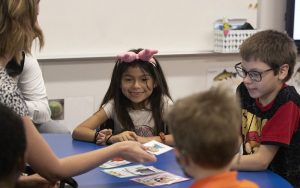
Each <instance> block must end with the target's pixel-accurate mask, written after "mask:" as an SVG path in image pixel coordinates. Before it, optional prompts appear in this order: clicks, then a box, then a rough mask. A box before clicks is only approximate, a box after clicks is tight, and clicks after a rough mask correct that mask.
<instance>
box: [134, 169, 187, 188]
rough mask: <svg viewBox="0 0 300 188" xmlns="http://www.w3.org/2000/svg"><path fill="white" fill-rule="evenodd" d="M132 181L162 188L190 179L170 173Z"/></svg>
mask: <svg viewBox="0 0 300 188" xmlns="http://www.w3.org/2000/svg"><path fill="white" fill-rule="evenodd" d="M131 180H132V181H135V182H138V183H141V184H145V185H148V186H151V187H154V186H160V185H169V184H173V183H177V182H181V181H186V180H188V178H184V177H181V176H177V175H175V174H171V173H169V172H164V173H159V174H155V175H151V176H143V177H139V178H133V179H131Z"/></svg>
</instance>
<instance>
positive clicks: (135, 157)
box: [113, 131, 156, 163]
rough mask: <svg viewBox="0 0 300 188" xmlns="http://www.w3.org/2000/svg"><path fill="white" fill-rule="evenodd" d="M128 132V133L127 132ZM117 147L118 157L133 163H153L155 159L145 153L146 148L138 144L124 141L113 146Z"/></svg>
mask: <svg viewBox="0 0 300 188" xmlns="http://www.w3.org/2000/svg"><path fill="white" fill-rule="evenodd" d="M128 132H130V131H128ZM113 146H114V147H117V150H118V151H120V152H119V157H122V158H123V159H125V160H127V161H131V162H135V163H144V162H155V161H156V157H155V156H154V155H153V154H151V153H149V152H147V150H146V149H147V148H146V147H145V146H143V145H142V144H140V143H138V142H133V141H125V142H119V143H116V144H114V145H113Z"/></svg>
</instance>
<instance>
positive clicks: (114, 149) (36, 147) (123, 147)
mask: <svg viewBox="0 0 300 188" xmlns="http://www.w3.org/2000/svg"><path fill="white" fill-rule="evenodd" d="M23 122H24V126H25V131H26V137H27V158H26V159H27V162H28V164H30V165H31V166H32V168H33V169H34V170H35V171H36V172H37V173H38V174H40V175H41V176H42V177H44V178H46V179H47V180H49V181H52V182H55V181H57V180H59V179H62V178H65V177H71V176H75V175H79V174H82V173H84V172H87V171H89V170H91V169H93V168H96V167H98V166H99V165H100V164H102V163H104V162H106V161H108V160H110V159H111V158H113V157H117V156H119V157H122V158H124V159H125V160H129V161H133V162H138V163H143V162H148V161H155V160H156V158H155V156H154V155H151V154H149V153H148V152H146V151H145V148H144V147H143V146H142V145H141V144H139V143H138V142H120V143H117V144H113V145H111V146H108V147H105V148H103V149H98V150H94V151H91V152H86V153H82V154H78V155H73V156H69V157H65V158H62V159H59V158H57V157H56V155H55V154H54V153H53V151H52V150H51V149H50V147H49V145H48V144H47V143H46V141H45V140H44V139H43V137H42V136H41V135H40V134H39V132H38V131H37V130H36V128H35V127H34V125H33V123H32V121H31V119H30V117H28V116H24V117H23Z"/></svg>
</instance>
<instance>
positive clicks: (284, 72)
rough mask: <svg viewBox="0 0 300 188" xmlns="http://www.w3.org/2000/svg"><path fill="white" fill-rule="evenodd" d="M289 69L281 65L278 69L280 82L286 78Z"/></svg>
mask: <svg viewBox="0 0 300 188" xmlns="http://www.w3.org/2000/svg"><path fill="white" fill-rule="evenodd" d="M289 69H290V66H289V65H288V64H283V65H281V67H280V68H279V72H278V75H279V79H280V80H284V79H285V78H286V77H287V75H288V73H289Z"/></svg>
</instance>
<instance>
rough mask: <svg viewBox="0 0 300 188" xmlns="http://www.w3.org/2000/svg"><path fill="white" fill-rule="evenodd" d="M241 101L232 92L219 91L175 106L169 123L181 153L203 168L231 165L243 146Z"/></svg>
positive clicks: (214, 90) (221, 89)
mask: <svg viewBox="0 0 300 188" xmlns="http://www.w3.org/2000/svg"><path fill="white" fill-rule="evenodd" d="M237 101H238V100H237V99H236V97H235V95H234V94H233V93H232V92H231V90H230V91H229V90H227V89H225V88H222V87H215V88H211V89H210V90H208V91H205V92H202V93H198V94H194V95H191V96H189V97H186V98H183V99H181V100H178V101H177V102H175V104H174V106H173V108H172V109H171V111H170V112H169V114H168V117H167V120H168V123H169V125H170V127H171V132H172V134H173V136H174V140H175V147H176V148H177V149H178V151H179V152H180V153H181V154H183V155H185V154H186V155H188V156H190V157H191V158H192V160H193V161H194V162H195V163H196V164H198V165H199V166H201V167H203V168H208V169H218V168H222V167H225V166H226V165H228V164H229V163H230V161H231V160H232V158H233V156H234V155H235V154H236V152H237V151H238V145H239V142H238V140H239V134H240V124H241V114H240V112H241V110H240V106H239V103H238V102H237Z"/></svg>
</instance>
